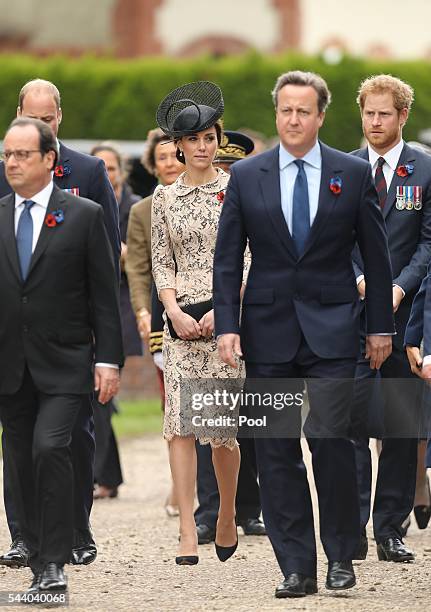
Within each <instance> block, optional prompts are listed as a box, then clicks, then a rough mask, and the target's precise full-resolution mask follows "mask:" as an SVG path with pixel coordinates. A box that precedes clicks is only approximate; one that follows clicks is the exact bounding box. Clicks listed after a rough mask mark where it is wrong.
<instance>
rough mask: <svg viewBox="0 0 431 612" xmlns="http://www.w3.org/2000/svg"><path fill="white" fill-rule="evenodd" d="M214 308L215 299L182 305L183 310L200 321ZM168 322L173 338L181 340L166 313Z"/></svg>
mask: <svg viewBox="0 0 431 612" xmlns="http://www.w3.org/2000/svg"><path fill="white" fill-rule="evenodd" d="M212 309H213V301H212V300H207V301H206V302H198V303H197V304H189V305H188V306H182V308H181V310H182V311H183V312H185V313H186V314H188V315H190V316H191V317H193V318H194V319H195V320H196V321H200V320H201V319H202V317H203V316H204V314H206V313H207V312H209V311H210V310H212ZM166 323H167V324H168V329H169V333H170V335H171V338H172V339H173V340H180V337H179V336H178V334H177V332H176V331H175V329H174V326H173V325H172V321H171V320H170V318H169V317H168V315H166Z"/></svg>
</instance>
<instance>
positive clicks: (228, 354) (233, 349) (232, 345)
mask: <svg viewBox="0 0 431 612" xmlns="http://www.w3.org/2000/svg"><path fill="white" fill-rule="evenodd" d="M217 347H218V354H219V356H220V359H221V360H222V361H223V362H224V363H227V365H230V366H231V367H232V368H237V367H238V363H237V361H236V360H235V355H237V356H238V357H242V350H241V343H240V340H239V334H223V335H222V336H220V337H219V339H218V340H217Z"/></svg>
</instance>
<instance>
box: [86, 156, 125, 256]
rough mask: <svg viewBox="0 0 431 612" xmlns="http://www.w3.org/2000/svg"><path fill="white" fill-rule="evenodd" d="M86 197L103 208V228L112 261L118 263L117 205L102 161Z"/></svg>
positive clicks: (119, 253)
mask: <svg viewBox="0 0 431 612" xmlns="http://www.w3.org/2000/svg"><path fill="white" fill-rule="evenodd" d="M88 197H89V198H90V199H91V200H93V201H94V202H97V203H98V204H100V205H101V206H102V208H103V212H104V220H105V227H106V231H107V233H108V238H109V243H110V245H111V248H112V252H113V255H114V260H115V262H119V260H120V255H121V240H120V228H119V214H118V203H117V199H116V197H115V194H114V190H113V189H112V186H111V183H110V182H109V179H108V175H107V174H106V170H105V165H104V163H103V161H102V160H98V163H97V165H96V166H95V168H94V172H93V176H92V180H91V193H90V194H89V196H88Z"/></svg>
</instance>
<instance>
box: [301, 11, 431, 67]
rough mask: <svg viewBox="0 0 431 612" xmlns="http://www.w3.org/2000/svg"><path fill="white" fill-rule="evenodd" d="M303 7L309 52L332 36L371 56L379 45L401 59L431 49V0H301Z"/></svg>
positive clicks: (304, 42)
mask: <svg viewBox="0 0 431 612" xmlns="http://www.w3.org/2000/svg"><path fill="white" fill-rule="evenodd" d="M301 10H302V20H303V21H302V23H303V28H302V48H303V50H304V51H305V52H307V53H315V52H318V51H320V50H321V49H322V46H323V45H324V44H325V42H326V41H327V40H328V39H331V38H336V39H341V40H342V41H344V42H345V44H346V47H347V50H348V51H349V52H350V53H353V54H354V55H367V54H368V53H369V52H372V50H373V47H374V48H375V47H377V46H381V47H383V48H386V49H387V50H388V52H389V55H390V56H391V57H394V58H400V59H407V58H417V57H424V56H426V55H428V54H429V52H430V51H431V38H430V35H429V27H428V25H427V24H430V23H431V1H430V0H409V1H408V2H405V1H404V0H379V1H378V2H376V1H375V0H301ZM382 51H383V49H382Z"/></svg>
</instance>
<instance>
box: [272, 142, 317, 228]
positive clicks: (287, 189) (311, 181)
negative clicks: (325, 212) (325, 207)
mask: <svg viewBox="0 0 431 612" xmlns="http://www.w3.org/2000/svg"><path fill="white" fill-rule="evenodd" d="M296 159H298V158H296V157H294V156H293V155H292V154H291V153H289V151H287V150H286V149H285V148H284V147H283V145H282V144H281V143H280V157H279V164H280V192H281V208H282V210H283V215H284V218H285V219H286V223H287V227H288V228H289V232H290V233H292V211H293V190H294V187H295V180H296V177H297V174H298V172H299V168H298V167H297V165H296V164H295V163H294V162H295V160H296ZM301 159H303V160H304V162H305V163H304V170H305V174H306V176H307V183H308V202H309V206H310V227H311V225H313V221H314V218H315V216H316V213H317V208H318V205H319V190H320V178H321V175H322V153H321V151H320V145H319V143H318V142H317V141H316V143H315V145H314V146H313V147H312V148H311V149H310V150H309V151H308V153H306V154H305V155H304V157H301Z"/></svg>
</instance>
